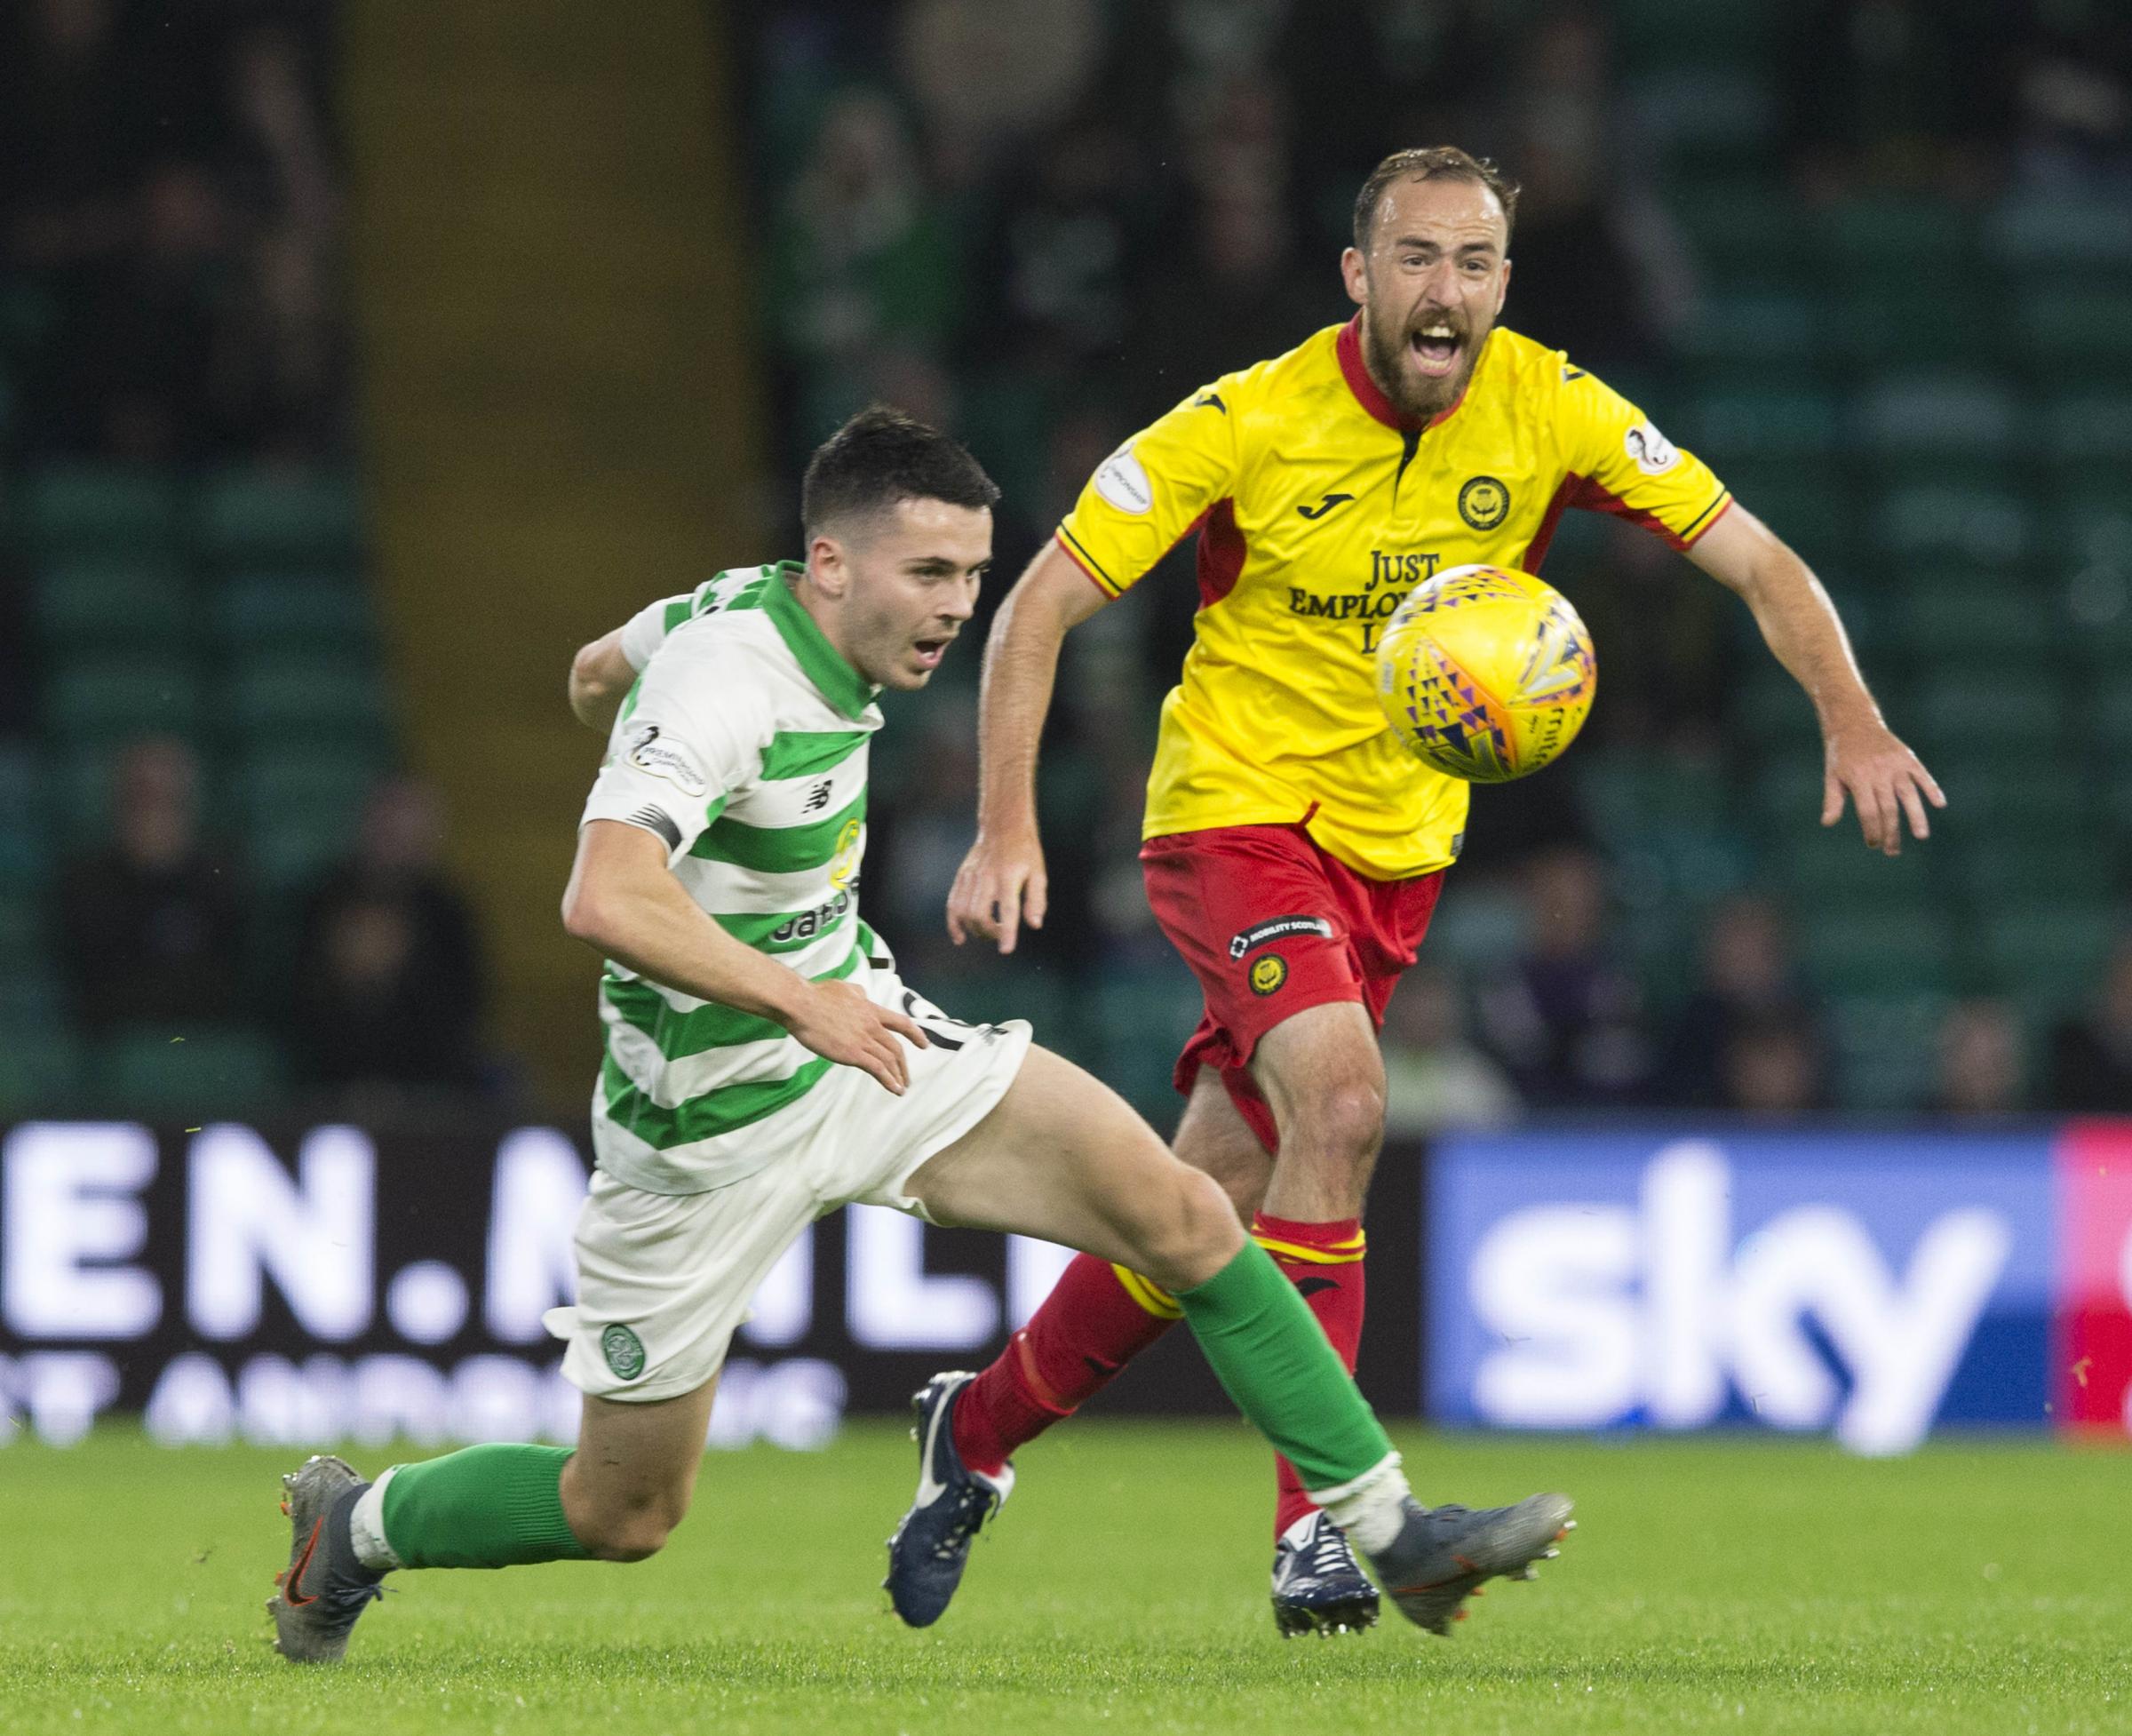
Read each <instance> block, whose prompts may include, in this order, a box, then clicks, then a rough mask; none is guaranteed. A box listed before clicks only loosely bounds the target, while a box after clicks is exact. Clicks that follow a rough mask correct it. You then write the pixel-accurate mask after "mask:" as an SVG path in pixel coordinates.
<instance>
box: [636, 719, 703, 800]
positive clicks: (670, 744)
mask: <svg viewBox="0 0 2132 1736" xmlns="http://www.w3.org/2000/svg"><path fill="white" fill-rule="evenodd" d="M627 740H628V744H629V763H630V764H631V765H632V766H634V767H635V768H637V769H638V770H639V771H648V772H649V773H650V774H651V775H652V776H654V777H663V778H664V779H665V780H666V781H667V782H668V783H670V784H679V785H680V788H681V792H682V793H683V794H684V795H691V796H701V795H702V794H703V793H704V788H705V787H706V786H705V784H704V768H703V767H701V766H700V765H698V764H697V763H696V755H695V754H693V753H690V752H689V751H688V749H687V748H686V747H684V746H682V745H681V744H680V742H677V741H675V740H674V739H673V738H672V737H670V736H666V735H663V734H662V733H661V727H660V726H659V725H658V724H656V723H639V724H635V725H632V727H631V729H630V732H629V735H628V737H627Z"/></svg>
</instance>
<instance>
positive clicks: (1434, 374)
mask: <svg viewBox="0 0 2132 1736" xmlns="http://www.w3.org/2000/svg"><path fill="white" fill-rule="evenodd" d="M1465 347H1466V339H1465V338H1464V337H1463V336H1461V335H1460V332H1459V331H1458V330H1456V328H1454V327H1453V326H1452V323H1451V322H1450V321H1448V320H1441V319H1439V320H1431V321H1429V322H1428V323H1427V324H1425V325H1421V326H1418V327H1416V328H1414V329H1413V330H1411V331H1409V332H1408V333H1407V334H1406V353H1407V354H1408V356H1409V357H1410V358H1411V359H1412V362H1413V364H1414V367H1415V369H1416V370H1417V371H1419V372H1420V373H1421V374H1422V375H1424V376H1425V377H1426V378H1429V379H1448V378H1450V377H1451V374H1452V370H1453V369H1455V368H1456V367H1457V366H1458V365H1459V356H1460V353H1461V352H1462V351H1463V350H1464V349H1465Z"/></svg>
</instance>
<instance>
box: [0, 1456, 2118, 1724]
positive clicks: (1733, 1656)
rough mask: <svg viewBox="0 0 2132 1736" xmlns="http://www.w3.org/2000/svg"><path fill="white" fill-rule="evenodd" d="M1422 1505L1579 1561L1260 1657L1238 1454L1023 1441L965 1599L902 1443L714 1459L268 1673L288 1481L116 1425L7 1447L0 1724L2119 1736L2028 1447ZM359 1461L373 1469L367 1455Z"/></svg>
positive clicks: (2087, 1499) (1505, 1464)
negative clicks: (687, 1503) (563, 1547)
mask: <svg viewBox="0 0 2132 1736" xmlns="http://www.w3.org/2000/svg"><path fill="white" fill-rule="evenodd" d="M1404 1446H1405V1449H1406V1451H1407V1453H1408V1457H1409V1462H1410V1465H1411V1467H1412V1469H1413V1470H1414V1471H1415V1473H1416V1482H1417V1485H1418V1486H1419V1487H1420V1489H1421V1490H1422V1492H1423V1493H1425V1494H1434V1495H1436V1496H1437V1497H1439V1498H1442V1497H1447V1496H1452V1495H1455V1496H1457V1497H1460V1498H1462V1499H1467V1500H1469V1501H1499V1500H1503V1499H1507V1498H1509V1497H1512V1496H1516V1495H1521V1494H1523V1493H1527V1492H1528V1491H1530V1490H1531V1489H1534V1488H1540V1487H1548V1486H1560V1487H1563V1488H1565V1489H1567V1490H1569V1491H1570V1492H1571V1493H1573V1494H1575V1495H1576V1496H1577V1497H1578V1499H1579V1504H1580V1505H1579V1517H1580V1518H1581V1519H1582V1521H1583V1525H1582V1528H1581V1529H1580V1530H1579V1533H1578V1534H1577V1535H1576V1536H1575V1537H1574V1538H1572V1539H1571V1542H1570V1545H1569V1547H1568V1549H1566V1551H1565V1555H1564V1558H1563V1560H1562V1561H1560V1562H1556V1563H1553V1564H1551V1565H1549V1566H1548V1567H1547V1569H1546V1570H1544V1572H1543V1575H1542V1577H1541V1579H1540V1581H1539V1583H1538V1584H1537V1585H1520V1586H1500V1585H1499V1586H1497V1587H1496V1588H1494V1589H1492V1592H1491V1594H1490V1595H1489V1596H1488V1597H1486V1598H1485V1599H1484V1601H1483V1602H1481V1603H1479V1604H1477V1605H1475V1606H1474V1620H1472V1621H1468V1622H1467V1623H1466V1624H1465V1625H1464V1626H1463V1627H1461V1628H1459V1629H1458V1630H1457V1633H1458V1636H1457V1638H1456V1639H1455V1640H1452V1641H1451V1642H1449V1643H1446V1642H1444V1641H1440V1640H1436V1639H1432V1638H1429V1637H1428V1636H1424V1635H1421V1634H1420V1633H1418V1632H1416V1631H1415V1630H1413V1629H1412V1628H1407V1627H1406V1626H1405V1625H1404V1623H1402V1622H1399V1621H1397V1620H1396V1618H1392V1617H1388V1621H1387V1625H1386V1626H1385V1627H1383V1628H1380V1629H1379V1630H1378V1631H1377V1632H1376V1633H1374V1634H1372V1635H1369V1636H1366V1637H1364V1638H1361V1639H1357V1640H1344V1641H1322V1640H1313V1641H1309V1642H1299V1643H1295V1644H1283V1643H1282V1642H1281V1641H1280V1640H1279V1639H1278V1638H1277V1637H1276V1636H1275V1634H1274V1631H1273V1627H1272V1623H1271V1621H1269V1617H1268V1615H1267V1612H1266V1605H1265V1567H1266V1562H1267V1557H1268V1554H1269V1549H1268V1538H1267V1529H1268V1525H1267V1521H1268V1509H1269V1495H1270V1492H1271V1486H1272V1480H1273V1479H1272V1473H1271V1469H1270V1467H1269V1464H1268V1462H1267V1461H1266V1459H1265V1458H1264V1456H1263V1454H1262V1453H1261V1451H1260V1449H1259V1448H1258V1447H1257V1446H1256V1445H1255V1444H1254V1443H1253V1442H1252V1441H1251V1440H1250V1439H1249V1437H1246V1436H1245V1434H1244V1432H1243V1430H1242V1429H1241V1428H1240V1427H1229V1426H1226V1425H1210V1426H1206V1427H1200V1428H1192V1427H1184V1426H1177V1427H1159V1428H1158V1427H1133V1426H1129V1425H1125V1424H1100V1423H1096V1422H1093V1421H1090V1422H1085V1423H1082V1424H1080V1425H1078V1426H1077V1427H1075V1428H1073V1429H1062V1430H1060V1431H1059V1432H1058V1433H1057V1434H1055V1435H1054V1436H1052V1437H1049V1438H1048V1439H1046V1440H1045V1441H1043V1442H1040V1443H1038V1445H1035V1446H1033V1447H1030V1448H1029V1449H1026V1450H1025V1451H1024V1453H1023V1454H1022V1461H1021V1470H1022V1485H1021V1487H1020V1489H1019V1490H1018V1491H1017V1492H1016V1493H1015V1496H1014V1501H1013V1502H1012V1504H1011V1505H1010V1506H1009V1507H1008V1509H1006V1513H1005V1515H1004V1516H1003V1517H1002V1519H1001V1521H1000V1523H999V1525H998V1528H997V1532H996V1533H995V1534H993V1535H991V1536H990V1537H988V1538H987V1539H986V1540H985V1541H982V1542H981V1543H980V1545H979V1546H978V1550H977V1554H976V1558H975V1565H974V1566H973V1567H972V1570H971V1573H970V1578H969V1580H968V1581H967V1584H966V1586H965V1589H964V1596H963V1598H962V1601H961V1602H960V1603H959V1604H958V1605H957V1606H956V1608H955V1609H954V1610H953V1611H952V1612H951V1613H950V1614H949V1615H948V1616H947V1618H946V1619H945V1620H944V1621H943V1622H942V1623H941V1625H940V1626H939V1627H937V1628H934V1629H933V1630H932V1631H930V1632H928V1633H924V1634H913V1633H909V1632H906V1631H904V1630H903V1628H900V1627H898V1626H897V1625H896V1623H895V1620H894V1618H893V1617H892V1616H890V1615H889V1614H888V1613H887V1600H886V1598H885V1597H883V1595H882V1594H881V1593H880V1592H879V1591H878V1590H876V1589H875V1585H876V1582H877V1581H879V1578H880V1572H881V1548H880V1541H881V1539H882V1538H884V1537H885V1536H886V1535H887V1532H888V1529H889V1527H890V1525H891V1524H892V1523H893V1521H894V1519H895V1514H896V1512H897V1510H898V1509H899V1508H900V1507H901V1505H902V1503H903V1500H904V1499H905V1498H906V1496H907V1495H908V1493H909V1488H910V1481H911V1474H912V1471H913V1462H912V1458H911V1449H910V1448H909V1446H908V1445H907V1444H906V1443H905V1442H904V1441H903V1439H902V1437H901V1436H900V1434H898V1433H895V1432H892V1431H891V1430H890V1429H887V1428H886V1427H880V1426H868V1427H864V1428H859V1429H854V1430H852V1431H851V1432H850V1433H848V1434H847V1436H846V1437H844V1438H843V1439H842V1440H841V1441H840V1442H839V1444H838V1445H836V1446H835V1447H834V1448H832V1449H831V1451H829V1452H827V1453H823V1454H820V1455H818V1456H804V1457H792V1456H789V1455H784V1454H779V1453H771V1452H768V1451H760V1452H751V1453H735V1454H726V1453H719V1454H713V1455H712V1457H711V1458H710V1459H709V1460H708V1461H707V1462H706V1463H705V1466H704V1477H703V1482H702V1485H701V1486H700V1488H699V1490H698V1492H697V1495H696V1511H695V1513H694V1515H693V1516H692V1517H691V1518H690V1519H689V1522H688V1525H686V1526H685V1527H684V1528H683V1530H682V1531H681V1532H680V1534H679V1536H678V1537H677V1539H676V1541H675V1542H674V1543H673V1545H672V1547H671V1548H670V1549H668V1550H667V1551H666V1553H665V1554H664V1555H663V1556H661V1557H658V1558H656V1560H653V1561H651V1562H648V1563H646V1564H644V1565H640V1566H635V1567H619V1566H608V1565H593V1564H586V1565H554V1566H548V1567H539V1568H530V1569H525V1568H521V1569H514V1570H513V1571H511V1572H508V1573H418V1574H412V1573H410V1574H405V1575H402V1576H400V1577H399V1579H398V1580H397V1581H395V1583H396V1584H397V1585H398V1586H399V1587H400V1588H401V1589H400V1592H399V1595H397V1596H395V1597H390V1598H388V1599H387V1600H386V1603H385V1604H384V1605H379V1606H376V1607H374V1608H373V1609H372V1610H371V1612H370V1613H369V1614H367V1615H366V1616H365V1617H364V1618H363V1620H362V1625H361V1626H360V1627H359V1628H358V1629H357V1631H356V1636H355V1640H354V1646H353V1648H352V1650H351V1653H350V1658H349V1661H348V1662H347V1663H346V1665H344V1666H342V1667H340V1668H330V1669H323V1670H311V1671H299V1670H297V1669H294V1668H290V1666H288V1665H286V1664H283V1663H282V1662H281V1661H280V1660H278V1659H277V1658H276V1657H274V1655H273V1654H272V1653H271V1652H269V1651H268V1650H267V1644H266V1642H265V1636H266V1634H267V1620H266V1617H265V1615H264V1614H263V1613H262V1611H261V1607H260V1606H261V1602H262V1600H263V1599H264V1597H266V1595H267V1592H268V1590H269V1589H271V1581H272V1576H273V1573H274V1569H275V1568H276V1567H277V1566H278V1565H280V1564H281V1560H282V1557H284V1556H285V1552H286V1549H287V1543H286V1532H285V1530H284V1529H283V1526H282V1520H281V1519H280V1518H279V1517H278V1516H277V1515H276V1513H275V1511H274V1499H275V1495H276V1493H277V1489H276V1485H275V1480H274V1479H275V1473H276V1472H277V1471H279V1470H280V1469H284V1468H286V1467H287V1466H288V1465H289V1464H290V1463H292V1462H293V1458H292V1456H291V1455H289V1454H285V1453H259V1452H256V1451H251V1450H243V1451H231V1452H227V1453H214V1452H207V1451H200V1450H195V1451H188V1452H182V1453H169V1452H163V1451H159V1450H156V1449H154V1448H151V1447H148V1446H147V1445H143V1444H142V1443H140V1442H139V1440H138V1439H137V1438H134V1437H129V1436H127V1435H125V1434H123V1433H114V1434H108V1435H105V1436H100V1437H98V1438H96V1439H95V1440H93V1441H92V1442H91V1443H90V1444H89V1445H84V1446H82V1447H79V1448H76V1449H75V1450H73V1451H70V1452H55V1451H52V1450H50V1449H46V1448H43V1447H38V1446H35V1445H14V1446H12V1447H9V1448H8V1449H7V1450H6V1451H4V1452H0V1730H4V1731H5V1732H9V1736H17V1733H18V1732H33V1731H49V1730H60V1731H69V1732H79V1731H84V1730H85V1731H92V1732H106V1731H115V1732H135V1731H139V1732H156V1733H157V1736H177V1733H178V1732H235V1731H259V1732H273V1733H274V1736H311V1733H312V1732H358V1731H360V1732H378V1736H400V1733H401V1732H411V1733H413V1736H423V1733H424V1732H433V1731H455V1732H458V1731H464V1732H484V1733H486V1732H510V1733H511V1736H516V1733H517V1732H547V1731H556V1732H578V1731H580V1730H582V1731H585V1732H588V1736H606V1733H607V1732H613V1736H634V1732H652V1731H697V1730H700V1731H706V1732H709V1731H717V1732H733V1733H734V1736H743V1733H744V1732H790V1731H800V1732H806V1736H838V1732H847V1731H867V1732H877V1731H878V1732H896V1731H908V1732H914V1733H915V1732H932V1731H954V1732H995V1731H1002V1732H1014V1736H1027V1733H1028V1732H1045V1731H1059V1730H1094V1729H1099V1728H1100V1729H1107V1730H1113V1731H1130V1732H1162V1731H1208V1732H1222V1736H1242V1732H1261V1731H1263V1732H1324V1733H1325V1736H1347V1732H1358V1731H1378V1730H1382V1731H1399V1732H1430V1731H1455V1732H1459V1736H1472V1733H1473V1732H1490V1731H1499V1730H1500V1731H1505V1732H1520V1733H1521V1736H1523V1732H1536V1731H1537V1732H1552V1731H1635V1732H1655V1731H1710V1730H1720V1731H1737V1732H1748V1731H1797V1732H1833V1731H1869V1732H1900V1731H1917V1732H1932V1736H1955V1732H1969V1731H1977V1732H1994V1736H1997V1732H2016V1733H2017V1736H2018V1732H2026V1731H2030V1730H2035V1731H2040V1732H2059V1731H2076V1732H2089V1731H2095V1732H2102V1731H2127V1730H2132V1665H2128V1662H2127V1658H2128V1644H2132V1572H2128V1566H2127V1559H2128V1555H2132V1460H2128V1458H2127V1457H2126V1456H2125V1455H2124V1454H2122V1453H2103V1452H2095V1453H2074V1452H2070V1451H2066V1450H2062V1449H2055V1448H2048V1447H2043V1446H2035V1445H1948V1446H1938V1447H1935V1448H1933V1449H1931V1450H1929V1451H1928V1452H1926V1453H1922V1454H1921V1455H1919V1456H1918V1457H1916V1458H1913V1459H1908V1460H1902V1461H1893V1462H1884V1463H1868V1462H1859V1461H1852V1460H1847V1459H1844V1458H1842V1457H1840V1456H1838V1455H1836V1454H1834V1453H1832V1452H1830V1451H1828V1450H1827V1449H1826V1448H1824V1447H1822V1446H1819V1445H1791V1444H1777V1443H1770V1442H1754V1443H1747V1442H1737V1443H1714V1444H1713V1443H1693V1444H1690V1443H1659V1444H1652V1443H1626V1442H1623V1443H1611V1442H1610V1443H1602V1444H1596V1445H1595V1444H1591V1443H1587V1442H1582V1441H1545V1440H1541V1441H1534V1440H1518V1441H1501V1440H1495V1439H1489V1438H1470V1437H1467V1438H1453V1439H1442V1438H1436V1439H1431V1438H1428V1437H1422V1436H1420V1435H1410V1436H1409V1437H1407V1438H1406V1439H1405V1441H1404ZM356 1456H357V1462H358V1464H359V1466H360V1467H362V1468H363V1469H375V1468H376V1466H377V1465H378V1463H379V1462H380V1461H379V1459H378V1455H376V1454H374V1453H370V1454H358V1455H356Z"/></svg>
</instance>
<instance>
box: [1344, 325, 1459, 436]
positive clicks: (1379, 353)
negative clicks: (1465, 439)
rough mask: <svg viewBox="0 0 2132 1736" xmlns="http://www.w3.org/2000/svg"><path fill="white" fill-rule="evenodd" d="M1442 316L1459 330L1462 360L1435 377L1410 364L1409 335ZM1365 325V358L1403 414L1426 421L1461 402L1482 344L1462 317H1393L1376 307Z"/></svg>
mask: <svg viewBox="0 0 2132 1736" xmlns="http://www.w3.org/2000/svg"><path fill="white" fill-rule="evenodd" d="M1438 319H1442V320H1443V321H1444V323H1446V324H1448V325H1450V326H1451V328H1452V330H1454V331H1456V332H1457V333H1458V334H1459V360H1458V365H1457V366H1456V367H1454V368H1453V369H1452V370H1451V371H1450V372H1449V373H1448V374H1445V375H1444V376H1443V378H1440V379H1431V378H1428V377H1427V376H1418V375H1416V374H1414V373H1413V372H1412V370H1409V368H1408V367H1407V354H1406V346H1407V337H1408V334H1409V332H1410V331H1412V330H1414V329H1416V326H1417V324H1419V325H1432V324H1434V323H1436V321H1437V320H1438ZM1362 327H1363V359H1364V362H1367V363H1368V364H1369V370H1370V378H1372V379H1373V380H1375V381H1376V382H1377V386H1378V389H1379V390H1380V391H1381V392H1382V393H1383V394H1384V395H1385V396H1386V397H1388V398H1389V399H1390V400H1391V401H1392V407H1393V408H1394V409H1395V410H1397V411H1398V412H1399V413H1400V414H1401V415H1402V416H1406V417H1411V418H1413V419H1414V420H1415V421H1419V422H1426V421H1428V419H1429V418H1431V417H1432V416H1440V415H1442V414H1443V413H1444V411H1445V410H1449V409H1450V408H1451V407H1452V404H1454V403H1456V402H1458V400H1459V394H1460V393H1461V392H1463V391H1464V390H1465V389H1466V382H1467V381H1468V379H1470V378H1472V377H1473V358H1474V353H1475V351H1476V349H1477V348H1478V347H1479V346H1478V345H1477V344H1476V341H1475V339H1474V336H1473V333H1472V332H1471V331H1470V330H1467V328H1466V326H1465V323H1464V322H1463V321H1462V320H1456V319H1453V318H1452V316H1451V315H1448V314H1432V315H1429V316H1428V318H1426V319H1423V320H1420V321H1419V322H1414V321H1411V320H1406V319H1397V320H1393V319H1386V318H1382V317H1380V316H1379V315H1378V314H1377V313H1376V311H1375V310H1374V309H1372V310H1371V313H1370V315H1369V317H1368V318H1366V319H1364V321H1363V323H1362Z"/></svg>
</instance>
